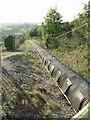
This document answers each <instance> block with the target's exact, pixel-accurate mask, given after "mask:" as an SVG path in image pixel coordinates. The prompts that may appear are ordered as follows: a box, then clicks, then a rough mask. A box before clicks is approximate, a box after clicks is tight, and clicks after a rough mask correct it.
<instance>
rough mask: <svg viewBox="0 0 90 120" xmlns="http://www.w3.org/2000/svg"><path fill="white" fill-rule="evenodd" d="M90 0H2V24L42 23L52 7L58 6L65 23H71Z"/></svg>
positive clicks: (0, 7)
mask: <svg viewBox="0 0 90 120" xmlns="http://www.w3.org/2000/svg"><path fill="white" fill-rule="evenodd" d="M88 1H89V0H0V23H2V22H3V23H4V22H19V23H20V22H21V23H23V22H42V21H43V17H44V16H45V15H46V13H47V12H48V10H49V9H50V8H51V7H55V6H57V9H58V11H59V13H60V14H61V15H62V16H63V20H64V21H71V20H73V17H74V16H75V15H76V14H78V13H79V12H81V11H82V10H83V7H84V3H85V4H87V3H88Z"/></svg>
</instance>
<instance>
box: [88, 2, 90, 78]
mask: <svg viewBox="0 0 90 120" xmlns="http://www.w3.org/2000/svg"><path fill="white" fill-rule="evenodd" d="M88 67H89V68H88V79H90V1H89V2H88Z"/></svg>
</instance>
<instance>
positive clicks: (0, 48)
mask: <svg viewBox="0 0 90 120" xmlns="http://www.w3.org/2000/svg"><path fill="white" fill-rule="evenodd" d="M2 46H3V43H0V111H1V112H0V120H1V119H2V58H1V52H2Z"/></svg>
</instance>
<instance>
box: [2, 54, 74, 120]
mask: <svg viewBox="0 0 90 120" xmlns="http://www.w3.org/2000/svg"><path fill="white" fill-rule="evenodd" d="M3 67H5V70H6V73H7V72H8V75H5V71H4V70H3V77H2V82H3V91H2V92H3V96H2V98H3V119H5V118H7V119H10V118H13V119H14V118H20V119H22V120H24V119H30V118H62V119H65V118H68V119H70V118H71V117H72V116H73V115H75V113H74V111H73V109H72V107H71V106H70V105H68V103H67V101H66V99H65V98H64V97H63V95H62V94H61V93H60V91H59V89H58V88H57V87H56V83H55V82H54V81H53V79H52V78H51V76H50V75H49V74H48V72H47V71H46V69H45V67H44V66H43V64H42V62H41V61H40V60H39V58H38V57H37V55H36V54H35V53H33V52H29V53H26V52H25V53H23V54H22V55H15V56H11V57H8V58H5V59H4V61H3Z"/></svg>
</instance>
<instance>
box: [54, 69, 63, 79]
mask: <svg viewBox="0 0 90 120" xmlns="http://www.w3.org/2000/svg"><path fill="white" fill-rule="evenodd" d="M61 74H62V73H61V72H60V71H58V72H57V73H56V77H55V81H58V79H59V78H60V76H61Z"/></svg>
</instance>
